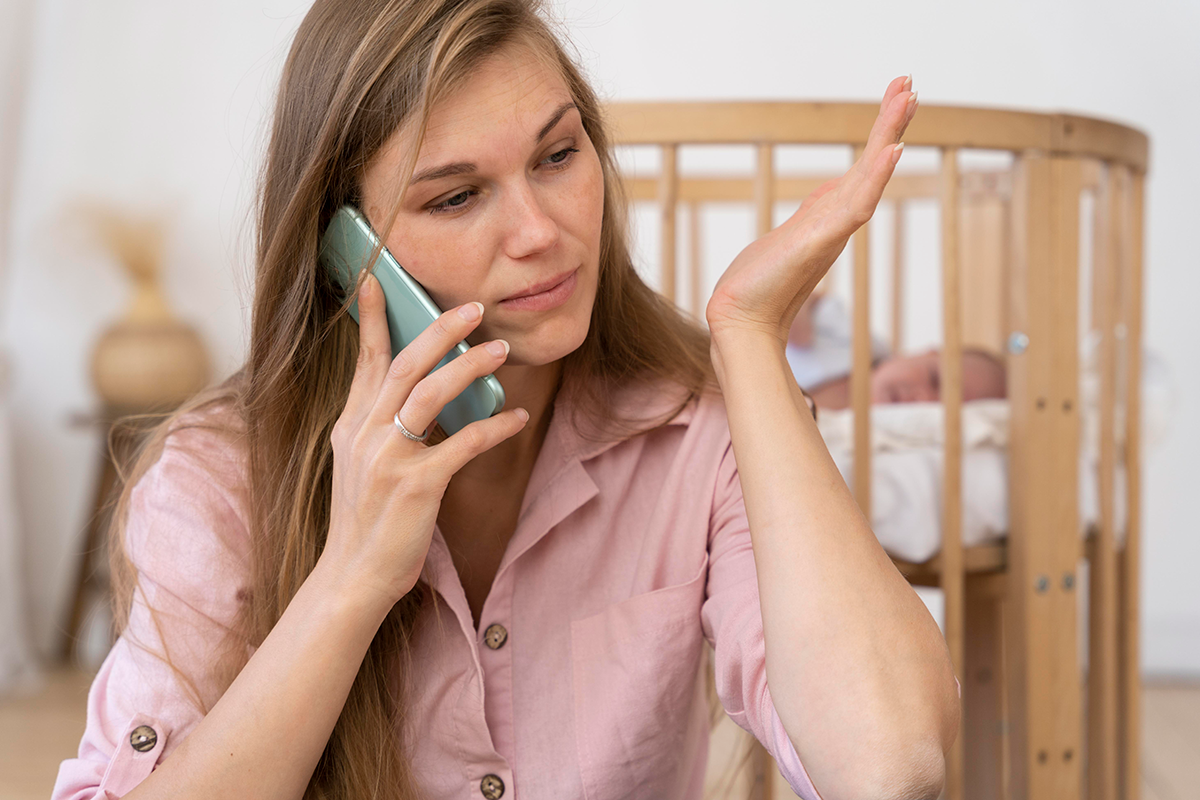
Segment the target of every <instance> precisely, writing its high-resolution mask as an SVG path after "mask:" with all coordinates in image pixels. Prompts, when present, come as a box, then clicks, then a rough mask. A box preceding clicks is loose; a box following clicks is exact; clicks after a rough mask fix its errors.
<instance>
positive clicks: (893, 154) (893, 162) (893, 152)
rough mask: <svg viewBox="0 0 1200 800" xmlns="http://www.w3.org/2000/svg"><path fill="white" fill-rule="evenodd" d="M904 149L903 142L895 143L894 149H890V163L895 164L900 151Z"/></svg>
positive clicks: (898, 158)
mask: <svg viewBox="0 0 1200 800" xmlns="http://www.w3.org/2000/svg"><path fill="white" fill-rule="evenodd" d="M903 150H904V142H901V143H900V144H898V145H896V149H895V150H893V151H892V164H893V165H895V163H896V162H897V161H899V160H900V153H901V152H902V151H903Z"/></svg>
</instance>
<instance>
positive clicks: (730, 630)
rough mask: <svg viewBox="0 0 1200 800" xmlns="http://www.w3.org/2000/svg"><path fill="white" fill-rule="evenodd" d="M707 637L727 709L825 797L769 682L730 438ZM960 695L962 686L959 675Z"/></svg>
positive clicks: (799, 784) (794, 777) (789, 774)
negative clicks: (790, 733) (787, 726)
mask: <svg viewBox="0 0 1200 800" xmlns="http://www.w3.org/2000/svg"><path fill="white" fill-rule="evenodd" d="M700 615H701V622H702V624H703V626H704V636H705V638H706V639H707V640H708V643H709V644H710V645H712V648H713V656H714V667H715V668H714V672H715V677H716V686H717V696H718V697H720V699H721V704H722V705H723V706H724V707H725V712H726V713H727V714H728V715H729V716H730V718H732V719H733V721H734V722H736V723H737V724H738V725H739V726H740V727H741V728H742V729H744V730H745V731H747V732H748V733H750V734H752V735H753V736H754V738H756V739H758V741H759V742H761V743H762V745H763V746H764V747H765V748H766V749H767V752H768V753H770V754H771V757H772V758H774V759H775V763H776V764H777V765H778V767H779V771H780V772H781V773H782V774H783V777H784V778H785V779H786V780H787V782H788V785H790V786H791V787H792V791H794V792H795V793H796V794H797V795H799V796H800V797H801V798H803V800H822V798H821V795H820V793H819V792H818V791H817V789H816V787H815V786H813V783H812V780H811V779H810V778H809V776H808V772H807V771H806V770H805V769H804V765H803V764H802V763H801V762H800V756H799V755H798V754H797V753H796V748H795V747H794V746H793V745H792V741H791V739H790V738H788V735H787V731H786V730H785V729H784V727H783V722H782V721H781V720H780V718H779V713H778V711H776V709H775V703H774V702H773V701H772V700H771V690H770V688H768V686H767V651H766V645H765V640H764V638H763V624H762V608H761V606H760V604H759V597H758V571H757V569H756V568H755V565H754V551H753V549H752V548H751V543H750V523H749V522H748V520H747V518H746V505H745V502H744V500H743V498H742V484H741V480H740V479H739V477H738V470H737V464H736V462H735V461H734V456H733V445H732V443H729V444H728V446H727V447H726V450H725V453H724V455H723V456H722V458H721V464H720V466H719V468H718V470H717V481H716V491H715V493H714V497H713V507H712V515H711V523H710V527H709V568H708V585H707V588H706V591H705V599H704V604H703V606H701V611H700ZM954 682H955V684H956V686H957V688H958V696H959V697H960V698H961V697H962V684H961V682H960V681H959V680H958V678H957V677H956V678H955V679H954Z"/></svg>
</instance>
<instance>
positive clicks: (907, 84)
mask: <svg viewBox="0 0 1200 800" xmlns="http://www.w3.org/2000/svg"><path fill="white" fill-rule="evenodd" d="M904 88H905V90H906V91H907V90H908V89H911V88H912V73H911V72H910V73H908V77H907V78H905V79H904Z"/></svg>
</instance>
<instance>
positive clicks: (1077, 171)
mask: <svg viewBox="0 0 1200 800" xmlns="http://www.w3.org/2000/svg"><path fill="white" fill-rule="evenodd" d="M877 113H878V106H877V105H876V104H871V103H831V102H815V103H803V102H674V103H672V102H663V103H613V104H610V105H609V106H608V116H609V120H610V122H611V123H612V129H613V133H614V140H615V143H616V144H617V145H619V146H629V145H645V146H652V147H653V148H655V149H657V150H659V151H660V153H661V156H660V158H661V160H660V168H658V169H656V170H655V174H652V175H645V174H637V173H634V174H629V175H627V176H626V186H627V189H628V193H629V195H630V198H631V200H632V201H633V202H634V203H644V202H655V203H657V204H658V207H659V217H658V220H659V227H658V233H659V235H660V237H661V247H660V257H659V262H660V263H659V266H660V269H661V277H660V283H659V285H660V289H661V291H662V292H663V293H664V294H666V295H667V296H668V297H671V298H672V299H673V300H675V301H676V302H677V303H679V305H681V306H682V307H684V308H686V309H688V310H690V311H691V312H692V313H694V314H696V315H697V316H698V317H700V318H701V319H703V303H704V301H705V299H706V297H705V296H704V292H703V289H702V287H703V284H704V280H703V278H702V276H701V274H700V270H701V254H700V245H699V242H700V235H699V234H700V214H699V213H698V209H700V208H701V206H703V205H704V204H708V203H729V202H742V203H749V204H752V206H753V208H754V213H755V219H756V221H757V225H756V227H757V235H762V234H763V233H765V232H766V231H768V230H770V229H771V227H773V224H774V217H773V213H774V210H775V206H776V203H778V202H783V201H794V203H796V204H798V203H799V201H800V200H801V199H803V197H804V196H806V195H807V194H808V193H810V192H811V191H812V190H813V189H815V188H816V187H817V186H819V185H820V184H821V183H823V182H824V181H826V180H827V179H829V178H830V177H835V174H780V173H779V170H777V168H776V162H777V160H778V159H777V158H776V153H777V149H778V148H777V146H778V145H829V144H835V145H845V146H846V147H847V148H848V149H849V150H851V151H852V152H853V155H854V157H855V158H857V156H858V154H859V153H860V152H861V149H862V147H863V146H864V144H865V142H866V137H867V134H868V132H869V131H870V129H871V126H872V123H873V121H874V119H875V117H876V115H877ZM904 141H905V144H906V148H917V147H930V148H936V149H937V150H936V152H937V153H938V154H939V157H938V158H937V161H936V167H935V168H934V169H932V170H927V171H925V172H922V173H912V172H898V173H897V175H895V176H894V177H893V179H892V181H891V182H890V184H889V186H888V188H887V191H886V192H885V193H884V198H883V202H882V204H881V208H883V207H884V206H885V205H886V204H894V205H893V206H892V207H893V209H894V213H893V214H892V215H891V217H892V219H894V220H895V223H894V224H895V229H894V231H893V232H892V233H891V234H890V235H891V240H892V243H893V250H894V252H893V254H892V259H891V261H892V263H891V265H890V271H891V281H890V284H891V286H890V287H888V288H890V290H891V294H892V297H891V298H889V302H888V303H887V304H886V305H887V307H888V308H890V309H891V320H890V326H891V339H892V344H893V349H895V350H900V349H902V347H903V344H904V343H903V341H902V331H903V325H902V320H903V315H904V303H903V302H902V297H903V293H902V292H901V291H899V288H900V287H902V286H903V285H904V281H905V272H906V265H905V262H904V252H905V248H904V246H903V243H904V240H905V235H906V233H905V232H906V224H905V220H906V213H905V212H906V208H908V207H909V205H910V204H911V203H912V202H913V201H918V200H925V201H930V200H932V201H937V202H938V207H939V208H940V212H939V213H940V223H941V224H940V228H941V246H940V249H941V259H940V260H941V276H940V277H941V287H942V297H943V298H945V300H944V302H942V325H943V342H942V356H941V358H942V397H943V403H944V406H945V419H946V432H945V452H944V476H945V477H944V485H943V495H942V496H943V509H942V531H943V540H942V542H943V543H942V549H941V552H940V553H939V554H938V555H937V556H935V557H934V558H933V559H931V560H929V561H928V562H926V563H923V564H912V563H906V562H903V561H899V560H895V559H894V560H895V561H896V566H897V567H898V568H899V570H900V571H901V573H902V574H904V575H905V576H906V577H907V578H908V580H909V581H910V582H911V583H912V584H914V585H922V586H935V587H940V588H941V590H942V591H943V592H944V596H945V609H946V610H945V632H946V639H947V643H948V645H949V649H950V653H951V656H952V658H953V662H954V666H955V672H956V674H957V675H958V676H959V678H960V680H961V681H962V685H963V714H964V720H963V726H962V728H961V733H960V735H959V738H958V740H957V742H956V744H955V746H954V750H953V751H952V753H951V757H950V760H949V763H948V765H947V784H946V791H945V797H947V798H949V799H950V800H963V798H970V800H986V799H990V798H1010V797H1011V798H1029V799H1030V800H1072V799H1073V798H1081V797H1083V796H1085V795H1086V796H1087V797H1088V798H1092V799H1093V800H1116V798H1119V797H1123V798H1129V799H1130V800H1132V799H1133V798H1136V797H1138V794H1139V787H1140V769H1139V747H1140V736H1139V731H1140V718H1141V712H1140V701H1139V688H1140V685H1139V670H1138V594H1139V588H1138V569H1139V507H1140V504H1139V496H1140V495H1139V492H1140V486H1139V483H1140V481H1139V458H1140V454H1139V430H1138V418H1139V409H1140V403H1139V382H1138V381H1137V380H1128V379H1127V376H1136V375H1139V374H1140V353H1141V350H1140V342H1141V327H1142V322H1141V307H1142V249H1143V248H1142V220H1143V184H1144V177H1145V172H1146V165H1147V159H1148V149H1149V146H1148V141H1147V138H1146V136H1145V135H1144V134H1143V133H1141V132H1139V131H1137V130H1134V129H1131V128H1128V127H1125V126H1122V125H1118V124H1114V123H1112V122H1107V121H1103V120H1099V119H1092V118H1086V117H1080V116H1073V115H1069V114H1038V113H1028V112H1021V111H1004V110H995V109H985V108H965V107H949V106H936V105H927V104H925V103H922V105H921V108H920V111H919V112H918V114H917V116H916V119H915V120H914V121H913V123H912V125H911V126H910V128H909V130H908V131H907V133H906V135H905V138H904ZM717 144H721V145H743V146H746V145H749V146H750V147H752V148H754V150H755V154H756V155H755V166H754V168H753V169H752V170H751V171H750V172H749V173H748V174H742V175H729V174H721V175H713V174H695V175H692V174H687V175H685V174H682V172H681V170H680V167H679V165H680V151H681V149H682V148H684V147H686V146H689V145H717ZM970 149H978V150H987V151H1007V153H1010V154H1011V160H1010V161H1009V163H1010V164H1011V166H1008V167H1005V168H1003V169H985V170H972V169H965V168H960V154H961V153H962V152H963V151H967V150H970ZM910 160H911V159H910ZM900 166H901V169H903V168H904V166H905V165H904V161H903V160H902V161H901V165H900ZM836 174H840V173H836ZM1083 197H1088V198H1089V202H1088V203H1083V202H1081V198H1083ZM1089 206H1090V212H1089V217H1090V219H1082V220H1081V207H1084V208H1087V207H1089ZM681 222H682V223H683V224H680V223H681ZM1081 222H1086V223H1088V224H1090V227H1091V229H1092V237H1091V242H1090V250H1091V258H1089V259H1087V261H1088V262H1089V263H1085V264H1081V246H1080V236H1081ZM875 224H876V222H875V221H874V220H873V221H872V222H870V223H868V224H867V225H866V226H864V227H863V228H862V229H861V230H860V231H859V232H858V233H856V234H855V235H854V237H853V240H852V242H851V244H850V245H849V246H848V247H847V250H848V251H850V252H851V253H852V260H853V264H852V269H853V276H852V287H853V289H852V315H853V342H854V344H853V370H852V377H851V396H852V408H853V410H854V424H855V428H854V465H855V466H854V481H853V484H854V485H853V486H852V487H851V488H852V490H853V492H854V495H855V497H856V498H857V500H858V502H859V504H860V506H861V507H862V509H863V511H864V514H865V515H866V516H867V518H868V519H870V518H871V514H870V508H871V477H870V476H871V475H872V472H871V469H870V467H869V465H870V459H871V451H870V447H869V442H870V432H869V425H870V416H869V414H868V413H867V409H868V403H869V373H870V361H871V350H870V331H871V320H870V308H871V302H870V299H869V298H870V293H871V292H872V289H873V287H872V281H871V275H872V270H871V264H870V253H871V248H870V246H869V241H868V237H870V236H871V235H872V233H873V230H872V229H873V226H875ZM681 230H682V232H683V233H685V234H686V237H687V238H686V243H687V246H686V247H684V246H682V245H684V244H685V242H684V240H683V238H682V237H681V235H680V232H681ZM681 249H682V250H683V251H684V252H685V254H686V255H685V257H684V258H678V257H677V253H678V251H680V250H681ZM680 261H684V262H687V263H686V266H687V268H688V272H686V273H681V272H680V271H679V270H680V264H679V262H680ZM681 274H682V275H683V277H685V278H687V283H688V285H689V287H690V291H689V292H688V294H689V295H690V296H689V297H688V298H686V300H685V299H683V298H679V297H677V296H676V289H677V286H678V285H680V284H681V283H682V281H680V280H677V279H678V278H679V277H680V275H681ZM1081 287H1083V288H1086V289H1088V290H1089V291H1087V292H1086V293H1084V297H1083V301H1082V302H1081V300H1080V289H1081ZM1089 306H1090V319H1088V320H1087V322H1088V323H1089V324H1088V326H1087V327H1088V329H1090V330H1093V331H1097V332H1098V336H1099V351H1098V352H1099V362H1098V363H1099V368H1098V372H1099V386H1100V391H1099V422H1100V431H1101V434H1100V443H1099V474H1098V475H1097V486H1098V495H1099V514H1098V518H1099V523H1098V524H1097V525H1092V526H1089V529H1088V531H1087V534H1086V536H1085V537H1084V538H1082V539H1081V537H1080V535H1079V532H1078V531H1079V504H1078V486H1079V482H1078V477H1079V469H1080V466H1079V464H1080V462H1079V460H1078V454H1079V451H1080V446H1081V445H1080V437H1081V430H1080V428H1081V425H1080V408H1081V404H1080V397H1079V393H1080V392H1079V373H1080V340H1079V322H1080V315H1081V313H1082V312H1081V309H1086V308H1087V307H1089ZM971 345H978V346H985V347H988V348H990V349H992V350H993V351H995V352H997V353H1004V354H1005V356H1004V357H1005V358H1006V360H1007V367H1008V398H1009V403H1010V415H1011V416H1010V432H1009V451H1008V481H1009V489H1008V491H1009V520H1010V525H1009V528H1010V529H1009V530H1008V532H1007V537H1006V539H1005V540H1004V542H1002V543H1001V544H993V545H987V546H980V547H972V548H964V547H963V544H962V536H961V525H962V510H963V506H962V447H961V441H962V440H961V418H962V417H961V415H962V400H961V398H962V372H961V366H960V365H961V354H962V350H963V347H964V346H971ZM1122 409H1123V411H1124V422H1123V425H1122V426H1121V429H1120V430H1118V429H1117V420H1118V416H1117V415H1118V413H1119V412H1120V411H1121V410H1122ZM1119 463H1120V464H1122V465H1123V467H1124V470H1125V474H1126V481H1125V495H1126V496H1125V498H1124V501H1125V504H1126V515H1125V516H1126V519H1127V520H1128V522H1127V524H1126V528H1125V537H1124V543H1123V546H1119V545H1118V539H1117V535H1116V534H1117V530H1116V522H1115V519H1116V517H1115V511H1114V501H1115V495H1114V491H1115V484H1114V476H1115V474H1116V468H1117V466H1118V464H1119ZM1082 560H1086V562H1087V564H1088V573H1089V575H1090V579H1089V581H1088V583H1089V586H1088V592H1087V595H1088V596H1087V598H1086V602H1087V618H1088V669H1087V670H1086V673H1085V672H1084V671H1081V670H1080V669H1079V659H1078V655H1079V654H1078V647H1079V641H1078V638H1079V637H1078V636H1077V624H1078V621H1077V602H1078V600H1077V597H1076V594H1077V587H1078V588H1082V587H1080V586H1079V581H1078V580H1077V578H1078V572H1079V567H1080V562H1081V561H1082ZM754 747H755V748H756V751H755V753H754V756H753V759H752V764H753V770H754V776H753V784H752V786H753V794H754V795H756V796H757V797H759V798H770V797H772V796H773V788H772V776H775V775H777V772H776V770H775V769H774V766H773V764H771V763H770V757H769V756H767V754H766V751H765V750H764V749H762V747H761V746H760V745H758V744H757V742H755V743H754ZM783 788H784V789H786V786H785V787H783Z"/></svg>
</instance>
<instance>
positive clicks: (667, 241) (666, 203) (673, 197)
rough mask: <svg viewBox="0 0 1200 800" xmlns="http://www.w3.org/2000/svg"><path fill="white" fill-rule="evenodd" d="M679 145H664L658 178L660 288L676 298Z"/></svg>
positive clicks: (665, 294)
mask: <svg viewBox="0 0 1200 800" xmlns="http://www.w3.org/2000/svg"><path fill="white" fill-rule="evenodd" d="M677 165H678V147H677V146H676V145H674V144H664V145H663V146H662V171H661V172H660V173H659V179H658V202H659V208H660V209H661V213H662V258H661V264H662V267H661V268H662V278H661V287H662V288H661V289H660V290H659V291H660V292H661V293H662V294H663V295H664V296H665V297H666V298H667V299H669V300H671V301H672V302H674V300H675V207H676V205H677V203H678V199H679V174H678V166H677Z"/></svg>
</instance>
